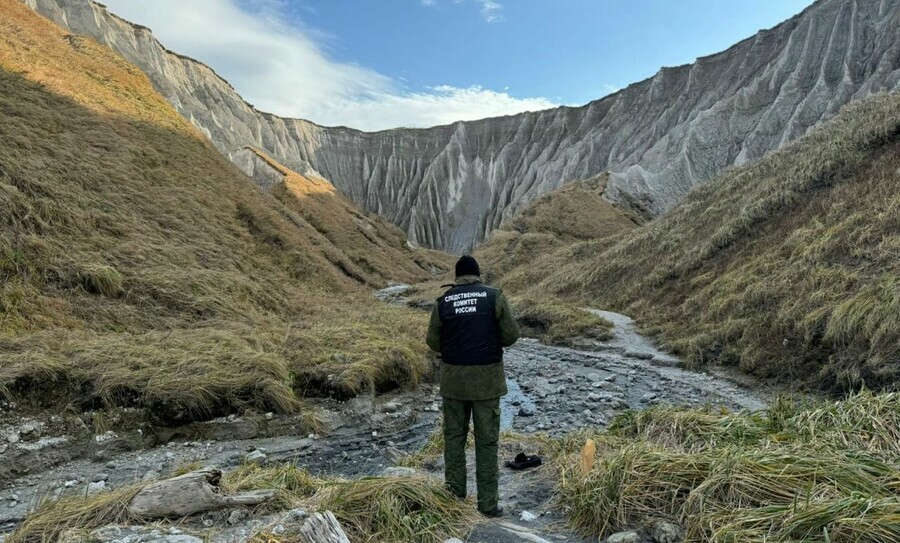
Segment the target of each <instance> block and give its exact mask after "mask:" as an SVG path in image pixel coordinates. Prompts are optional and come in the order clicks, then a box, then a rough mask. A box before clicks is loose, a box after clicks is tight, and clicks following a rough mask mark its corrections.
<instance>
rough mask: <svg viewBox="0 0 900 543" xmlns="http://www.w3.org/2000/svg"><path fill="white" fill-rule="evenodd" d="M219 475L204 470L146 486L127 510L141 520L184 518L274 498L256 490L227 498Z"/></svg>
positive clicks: (256, 503)
mask: <svg viewBox="0 0 900 543" xmlns="http://www.w3.org/2000/svg"><path fill="white" fill-rule="evenodd" d="M221 479H222V472H221V471H219V470H217V469H203V470H199V471H192V472H190V473H185V474H184V475H181V476H179V477H175V478H174V479H167V480H165V481H159V482H157V483H153V484H150V485H147V486H146V487H144V488H143V489H141V491H140V492H138V493H137V495H135V497H134V498H133V499H132V500H131V503H130V504H129V505H128V510H129V512H131V513H132V514H134V515H137V516H139V517H143V518H164V517H186V516H188V515H193V514H195V513H201V512H203V511H210V510H212V509H220V508H222V507H229V506H234V505H258V504H260V503H263V502H264V501H267V500H270V499H272V498H273V497H274V496H275V491H274V490H258V491H252V492H245V493H241V494H235V495H232V496H226V495H224V494H222V487H221V486H219V483H220V482H221Z"/></svg>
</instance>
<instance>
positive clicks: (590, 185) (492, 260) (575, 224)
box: [476, 174, 637, 294]
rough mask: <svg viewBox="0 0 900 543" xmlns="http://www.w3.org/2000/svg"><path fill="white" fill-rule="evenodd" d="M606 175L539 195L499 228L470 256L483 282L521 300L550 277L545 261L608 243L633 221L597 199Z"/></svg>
mask: <svg viewBox="0 0 900 543" xmlns="http://www.w3.org/2000/svg"><path fill="white" fill-rule="evenodd" d="M607 181H608V175H607V174H603V175H600V176H597V177H594V178H592V179H588V180H586V181H578V182H573V183H568V184H566V185H563V187H561V188H560V189H558V190H556V191H554V192H551V193H548V194H545V195H543V196H541V197H540V198H538V199H537V200H535V201H534V202H533V203H532V204H531V205H530V206H528V208H526V209H525V210H524V211H522V212H521V213H520V214H519V215H518V216H516V217H515V218H514V219H512V220H511V221H510V222H509V223H508V224H506V225H504V226H503V228H501V229H500V230H497V231H495V232H494V233H492V234H491V237H490V238H489V239H488V240H487V241H486V242H485V243H484V244H483V245H482V246H481V247H479V248H478V250H477V251H476V256H477V257H478V258H479V259H480V260H481V261H482V262H483V267H484V268H485V277H486V278H487V279H488V280H489V281H493V282H496V283H497V285H498V286H501V287H503V288H504V289H507V290H509V291H510V292H511V293H513V294H521V293H523V292H525V291H528V290H529V289H530V287H532V286H534V285H535V284H536V283H539V282H540V281H541V280H543V279H544V277H545V276H546V275H547V274H549V273H551V272H552V268H551V267H540V264H542V263H546V264H551V263H552V261H551V260H548V259H547V258H546V257H547V256H548V255H549V254H553V253H555V252H557V251H559V250H561V249H563V248H565V247H567V246H569V245H570V244H572V243H575V242H578V241H587V240H608V239H611V238H615V237H616V236H618V235H622V234H624V233H626V232H629V231H631V230H633V229H634V228H636V227H637V221H636V220H635V219H632V218H630V217H628V216H626V215H625V214H624V213H623V212H622V211H621V210H619V209H618V208H616V207H615V206H613V205H612V204H611V203H609V202H607V201H606V200H605V199H603V191H604V189H605V188H606V183H607Z"/></svg>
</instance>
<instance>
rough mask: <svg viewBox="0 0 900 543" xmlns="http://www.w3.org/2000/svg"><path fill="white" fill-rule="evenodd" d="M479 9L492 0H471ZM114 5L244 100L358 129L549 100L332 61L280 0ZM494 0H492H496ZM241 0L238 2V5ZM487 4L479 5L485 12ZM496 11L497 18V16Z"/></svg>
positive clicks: (138, 0)
mask: <svg viewBox="0 0 900 543" xmlns="http://www.w3.org/2000/svg"><path fill="white" fill-rule="evenodd" d="M478 1H479V2H480V3H481V4H482V15H483V16H485V18H487V17H488V15H491V14H493V15H496V16H499V14H498V13H497V10H498V8H494V7H489V6H487V5H488V4H491V5H494V4H496V2H491V1H489V0H478ZM104 3H105V4H106V5H107V6H109V8H110V10H112V11H113V12H114V13H116V14H118V15H120V16H122V17H124V18H126V19H128V20H131V21H134V22H136V23H140V24H143V25H146V26H149V27H150V28H151V29H152V30H153V32H154V34H155V35H156V37H157V38H158V39H159V40H160V41H161V42H162V43H163V44H164V45H165V46H166V47H168V48H169V49H172V50H174V51H177V52H179V53H184V54H186V55H190V56H192V57H194V58H198V59H200V60H202V61H203V62H206V63H207V64H209V65H210V66H211V67H212V68H213V69H215V70H216V72H217V73H219V74H220V75H221V76H222V77H224V78H225V79H227V80H228V81H229V82H230V83H231V84H232V85H234V87H235V88H236V89H237V90H238V91H239V92H240V93H241V94H242V95H243V96H244V98H245V99H246V100H247V101H249V102H250V103H252V104H254V105H255V106H257V107H258V108H260V109H262V110H264V111H269V112H272V113H275V114H278V115H282V116H286V117H301V118H305V119H309V120H312V121H314V122H317V123H320V124H324V125H345V126H351V127H354V128H360V129H363V130H381V129H385V128H393V127H398V126H408V127H424V126H432V125H436V124H446V123H451V122H454V121H458V120H473V119H479V118H483V117H491V116H495V115H507V114H513V113H518V112H522V111H527V110H537V109H546V108H550V107H554V105H555V104H554V103H552V102H551V101H550V100H547V99H545V98H516V97H514V96H512V95H510V94H509V93H507V92H505V91H504V92H498V91H493V90H490V89H484V88H481V87H479V86H472V87H469V88H455V87H450V86H436V87H433V88H429V89H426V90H425V91H420V92H413V91H410V90H408V89H407V88H405V87H404V86H403V84H402V82H401V81H398V80H397V79H395V78H392V77H388V76H386V75H384V74H381V73H378V72H376V71H374V70H371V69H369V68H366V67H364V66H359V65H356V64H351V63H342V62H336V61H334V60H332V59H330V58H329V57H328V55H327V54H326V52H325V48H324V46H323V45H322V43H321V42H322V40H323V39H324V38H323V37H322V36H323V34H321V33H318V32H317V31H316V30H315V29H311V28H303V27H300V28H298V27H296V26H292V25H289V24H287V23H286V22H285V21H284V19H283V18H282V17H281V16H280V13H281V11H280V10H281V9H282V8H283V6H284V4H283V0H264V1H263V2H261V3H259V2H254V6H255V7H254V9H253V11H249V10H248V9H247V7H246V6H247V4H248V2H247V1H246V0H191V1H190V2H185V1H184V0H104ZM497 5H498V6H499V4H497ZM242 6H243V9H242ZM485 9H487V11H485ZM495 20H496V19H495Z"/></svg>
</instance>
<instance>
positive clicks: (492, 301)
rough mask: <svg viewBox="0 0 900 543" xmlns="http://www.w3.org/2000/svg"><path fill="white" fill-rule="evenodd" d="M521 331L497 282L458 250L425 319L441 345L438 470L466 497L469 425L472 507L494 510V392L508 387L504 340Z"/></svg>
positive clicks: (494, 513)
mask: <svg viewBox="0 0 900 543" xmlns="http://www.w3.org/2000/svg"><path fill="white" fill-rule="evenodd" d="M517 339H519V325H518V324H517V323H516V319H515V316H514V315H513V312H512V308H510V306H509V302H507V300H506V296H504V295H503V292H501V291H500V289H496V288H492V287H489V286H487V285H485V284H484V283H482V281H481V270H480V269H479V268H478V262H477V261H476V260H475V259H474V258H472V257H471V256H463V257H462V258H460V259H459V261H458V262H457V263H456V282H455V283H454V284H453V287H452V288H451V289H450V290H448V291H447V292H445V293H444V295H443V296H441V297H440V298H438V299H437V304H436V305H435V307H434V310H433V311H432V312H431V322H430V324H429V326H428V338H427V341H428V346H429V347H430V348H431V349H432V350H434V351H437V352H440V353H441V358H442V362H441V397H442V398H443V401H444V463H445V473H444V478H445V481H446V484H447V488H448V489H449V490H450V491H451V492H452V493H453V494H455V495H456V496H458V497H460V498H465V497H466V438H467V437H468V434H469V419H470V418H471V419H472V421H473V422H474V425H475V432H474V433H475V481H476V483H477V485H478V510H479V511H480V512H481V513H482V514H484V515H487V516H489V517H499V516H501V515H502V514H503V507H501V506H500V504H499V498H500V497H499V491H498V488H497V485H498V478H499V475H500V473H499V472H500V468H499V461H498V459H497V452H498V450H497V449H498V443H499V440H500V397H501V396H504V395H506V392H507V390H506V376H505V375H504V373H503V348H504V347H509V346H510V345H512V344H513V343H515V342H516V340H517Z"/></svg>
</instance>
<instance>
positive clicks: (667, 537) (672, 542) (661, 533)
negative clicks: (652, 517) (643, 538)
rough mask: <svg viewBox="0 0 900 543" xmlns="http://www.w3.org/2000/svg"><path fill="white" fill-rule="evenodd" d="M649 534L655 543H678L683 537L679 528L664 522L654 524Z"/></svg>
mask: <svg viewBox="0 0 900 543" xmlns="http://www.w3.org/2000/svg"><path fill="white" fill-rule="evenodd" d="M649 532H650V537H652V538H653V541H655V542H656V543H680V542H681V540H682V537H683V536H682V533H683V532H682V530H681V528H680V527H679V526H676V525H675V524H672V523H670V522H664V521H656V522H654V523H653V524H652V525H651V526H650V530H649Z"/></svg>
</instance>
